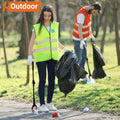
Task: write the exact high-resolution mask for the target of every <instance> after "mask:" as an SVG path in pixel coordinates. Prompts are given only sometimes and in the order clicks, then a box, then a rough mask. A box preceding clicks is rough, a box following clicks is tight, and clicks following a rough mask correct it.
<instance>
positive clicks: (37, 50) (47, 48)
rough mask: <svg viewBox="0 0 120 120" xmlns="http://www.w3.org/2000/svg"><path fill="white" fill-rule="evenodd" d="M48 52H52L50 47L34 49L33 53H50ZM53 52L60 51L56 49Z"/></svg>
mask: <svg viewBox="0 0 120 120" xmlns="http://www.w3.org/2000/svg"><path fill="white" fill-rule="evenodd" d="M48 50H50V47H46V48H39V49H34V50H33V52H43V51H48ZM52 50H53V51H54V50H58V48H57V47H54V48H52Z"/></svg>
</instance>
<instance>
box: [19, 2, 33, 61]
mask: <svg viewBox="0 0 120 120" xmlns="http://www.w3.org/2000/svg"><path fill="white" fill-rule="evenodd" d="M28 1H33V0H28ZM26 18H27V22H28V33H29V38H30V37H31V33H32V28H33V13H32V12H29V13H26ZM24 26H25V21H24V18H23V19H22V30H21V40H20V41H19V56H18V58H19V59H26V58H27V52H26V51H27V45H26V35H25V27H24Z"/></svg>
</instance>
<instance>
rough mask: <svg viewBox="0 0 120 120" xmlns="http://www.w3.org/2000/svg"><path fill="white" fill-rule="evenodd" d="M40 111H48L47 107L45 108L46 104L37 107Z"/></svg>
mask: <svg viewBox="0 0 120 120" xmlns="http://www.w3.org/2000/svg"><path fill="white" fill-rule="evenodd" d="M39 111H40V112H49V109H48V108H47V106H46V105H45V104H43V105H41V106H40V108H39Z"/></svg>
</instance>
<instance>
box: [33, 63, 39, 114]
mask: <svg viewBox="0 0 120 120" xmlns="http://www.w3.org/2000/svg"><path fill="white" fill-rule="evenodd" d="M32 77H33V80H32V84H33V105H32V112H33V114H38V108H37V105H36V104H35V92H34V85H35V80H34V61H32Z"/></svg>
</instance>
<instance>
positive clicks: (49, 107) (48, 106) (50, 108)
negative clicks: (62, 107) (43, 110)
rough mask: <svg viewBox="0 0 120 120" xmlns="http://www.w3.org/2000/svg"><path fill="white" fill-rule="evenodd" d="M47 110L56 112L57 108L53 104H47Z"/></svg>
mask: <svg viewBox="0 0 120 120" xmlns="http://www.w3.org/2000/svg"><path fill="white" fill-rule="evenodd" d="M47 108H48V109H49V110H51V111H56V110H57V108H56V107H55V106H54V105H53V104H52V103H47Z"/></svg>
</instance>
